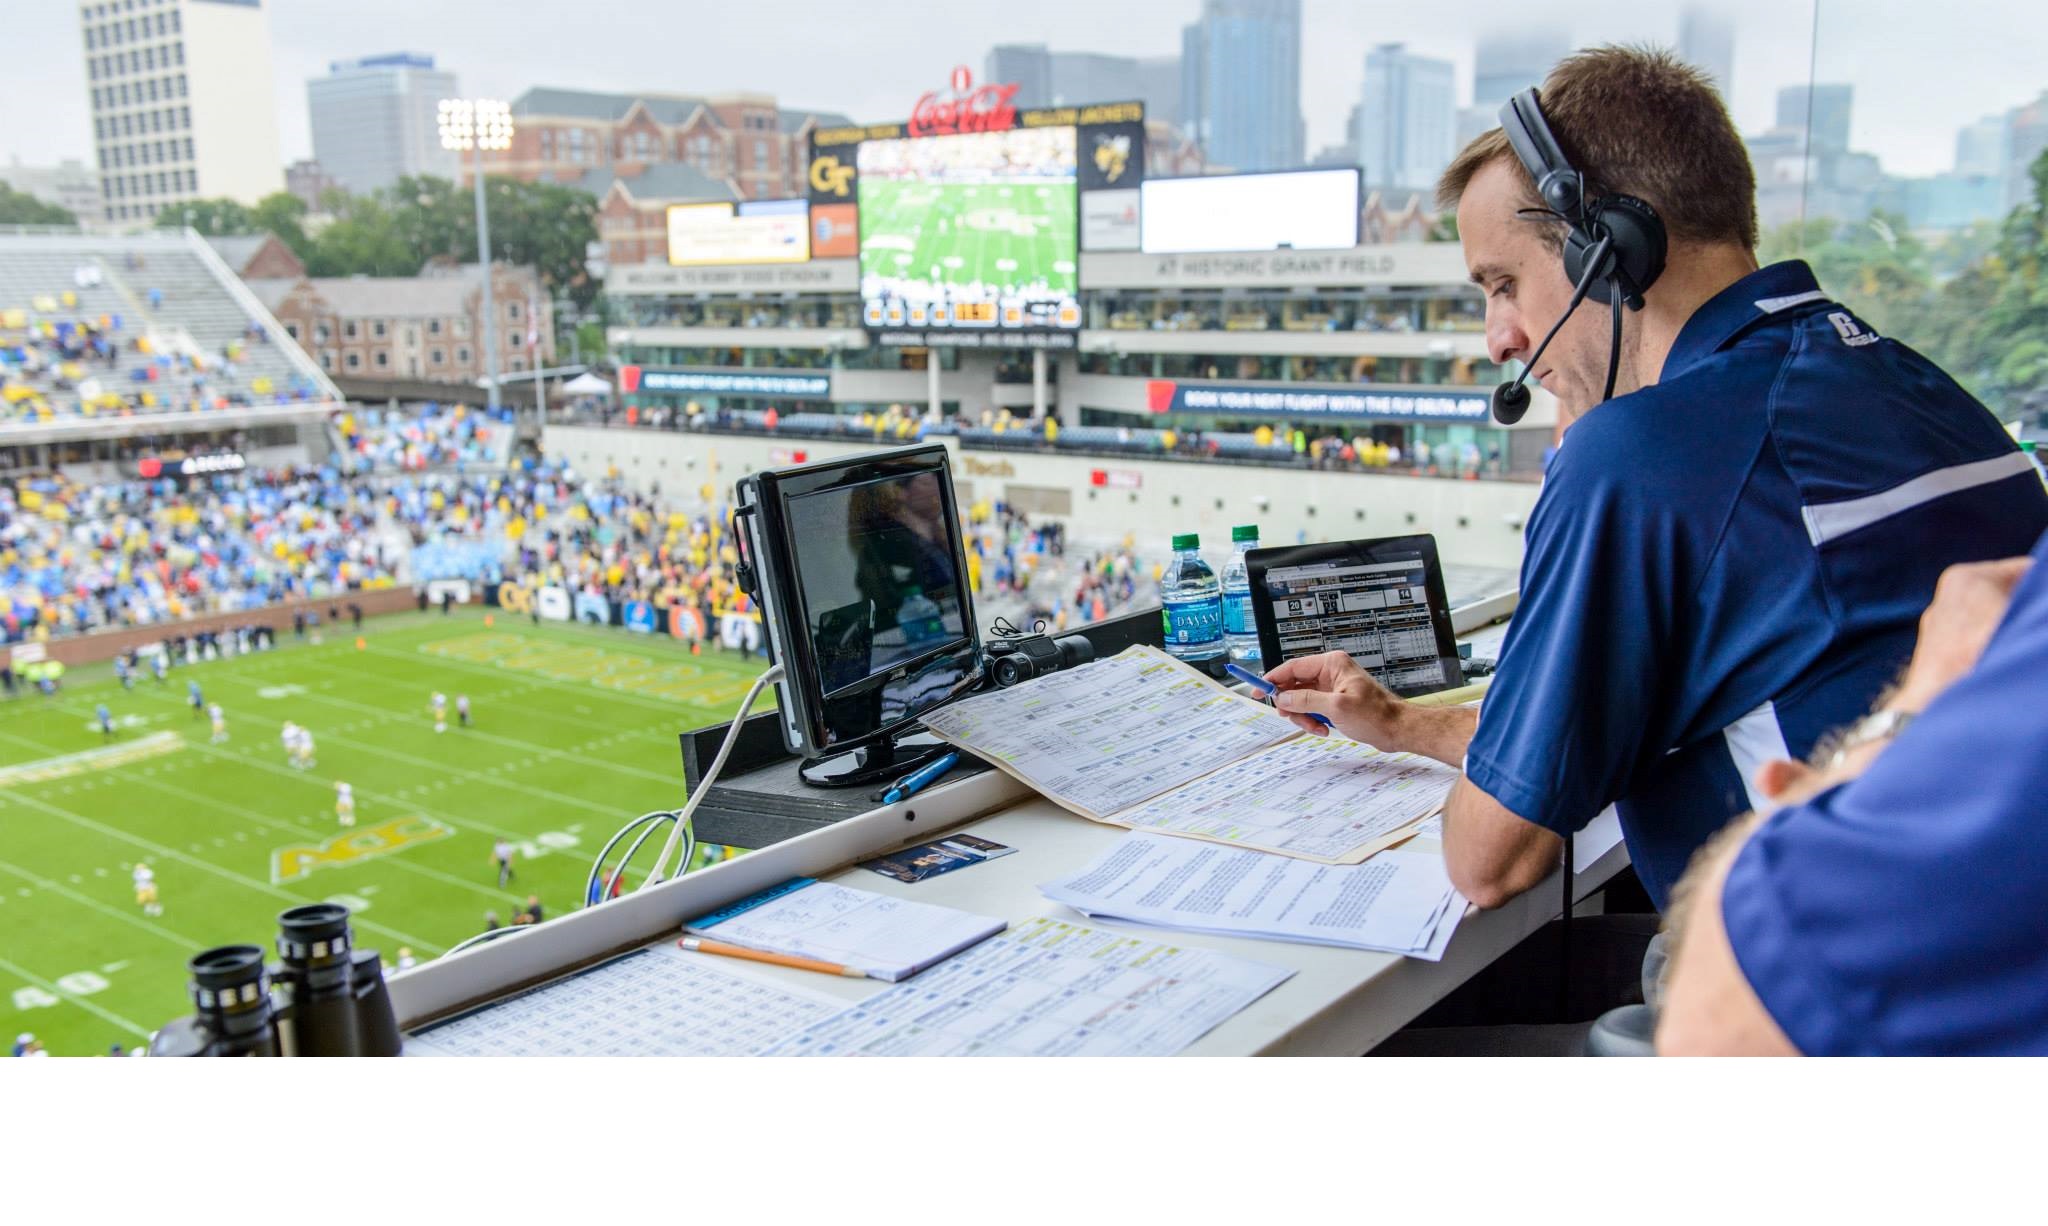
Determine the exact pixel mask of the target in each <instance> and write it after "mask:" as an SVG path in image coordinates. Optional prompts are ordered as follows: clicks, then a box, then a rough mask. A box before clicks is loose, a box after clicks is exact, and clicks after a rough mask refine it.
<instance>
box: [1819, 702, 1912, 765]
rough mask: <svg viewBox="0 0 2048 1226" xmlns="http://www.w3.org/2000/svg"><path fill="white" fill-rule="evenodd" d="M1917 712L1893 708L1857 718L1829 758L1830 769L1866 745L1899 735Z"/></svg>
mask: <svg viewBox="0 0 2048 1226" xmlns="http://www.w3.org/2000/svg"><path fill="white" fill-rule="evenodd" d="M1917 714H1919V712H1917V711H1901V710H1898V709H1896V708H1891V709H1887V710H1883V711H1872V712H1871V713H1870V714H1868V715H1866V716H1864V717H1863V718H1862V719H1859V720H1857V721H1856V722H1855V723H1854V724H1853V725H1851V726H1850V728H1849V731H1848V732H1847V733H1846V734H1845V735H1844V736H1843V737H1842V742H1841V744H1839V745H1837V746H1835V752H1834V754H1833V755H1831V756H1830V757H1829V758H1828V769H1830V770H1833V769H1834V768H1835V767H1838V766H1840V765H1841V764H1842V763H1843V761H1844V760H1846V759H1847V758H1848V756H1849V755H1850V754H1851V753H1853V752H1854V751H1856V750H1858V749H1861V748H1863V747H1864V746H1865V745H1871V744H1875V743H1876V742H1878V741H1889V740H1891V739H1892V738H1894V737H1896V736H1898V735H1899V733H1901V732H1904V731H1905V730H1906V725H1907V724H1910V723H1912V722H1913V717H1914V716H1915V715H1917Z"/></svg>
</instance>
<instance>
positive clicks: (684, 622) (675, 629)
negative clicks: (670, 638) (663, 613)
mask: <svg viewBox="0 0 2048 1226" xmlns="http://www.w3.org/2000/svg"><path fill="white" fill-rule="evenodd" d="M668 632H669V633H670V634H672V635H674V636H675V637H677V638H679V639H687V640H689V641H691V642H696V641H699V640H701V639H704V638H707V637H709V633H710V632H709V631H708V630H706V629H705V626H704V614H703V612H702V611H701V610H699V609H698V608H697V607H696V606H695V605H685V604H676V605H670V606H669V609H668Z"/></svg>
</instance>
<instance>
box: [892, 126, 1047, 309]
mask: <svg viewBox="0 0 2048 1226" xmlns="http://www.w3.org/2000/svg"><path fill="white" fill-rule="evenodd" d="M856 165H857V167H858V168H859V172H860V174H859V178H858V183H859V200H860V285H861V299H862V318H863V321H864V322H865V323H866V324H867V326H868V327H870V328H905V327H915V328H959V329H969V330H972V329H988V330H996V331H1001V330H1006V329H1008V330H1020V331H1021V330H1076V329H1079V328H1080V326H1081V308H1080V301H1079V299H1080V278H1079V270H1078V267H1077V261H1078V259H1079V254H1078V253H1079V237H1080V236H1079V214H1078V210H1077V206H1076V193H1077V190H1078V188H1077V183H1076V178H1077V176H1076V165H1075V130H1074V129H1073V128H1071V127H1047V128H1017V129H1013V130H1010V131H1004V132H976V133H967V134H963V135H958V136H927V137H916V138H907V139H900V140H872V141H864V142H862V143H861V145H860V146H859V149H858V151H857V153H856Z"/></svg>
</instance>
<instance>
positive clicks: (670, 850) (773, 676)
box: [639, 664, 783, 890]
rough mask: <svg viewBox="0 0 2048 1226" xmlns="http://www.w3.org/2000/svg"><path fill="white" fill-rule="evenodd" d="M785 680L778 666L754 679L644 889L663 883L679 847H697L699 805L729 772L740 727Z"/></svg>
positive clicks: (642, 884) (669, 835) (680, 815)
mask: <svg viewBox="0 0 2048 1226" xmlns="http://www.w3.org/2000/svg"><path fill="white" fill-rule="evenodd" d="M782 677H783V672H782V666H781V665H780V664H778V665H776V666H774V667H773V668H770V669H769V670H768V671H767V672H765V673H762V674H761V675H760V676H759V677H756V678H754V684H753V685H752V686H751V687H749V688H748V690H747V696H746V697H745V698H743V699H741V700H740V709H739V713H738V714H736V715H734V716H733V717H732V724H731V725H730V726H729V727H727V728H726V731H725V742H724V743H723V744H721V745H720V746H719V747H718V756H717V757H715V758H713V759H711V769H709V770H707V771H705V772H704V777H703V778H702V779H699V780H698V781H697V790H696V792H695V793H694V794H693V795H692V796H691V797H690V799H689V801H688V802H687V803H685V804H684V805H683V808H682V812H681V813H679V814H677V815H676V824H675V826H674V827H673V828H672V829H670V831H669V832H668V842H666V843H663V844H662V845H661V854H660V855H658V856H656V857H655V858H654V871H653V872H651V873H649V874H648V875H647V880H645V881H643V882H641V883H640V886H639V888H640V889H643V890H644V889H646V888H647V887H648V886H651V885H658V884H660V883H661V881H662V880H663V879H664V877H665V875H666V873H667V871H668V862H669V857H670V856H671V855H673V854H674V853H675V850H676V847H677V846H678V845H679V844H681V843H683V842H684V841H685V840H688V842H689V844H690V846H692V847H695V846H696V843H697V834H696V827H695V826H694V825H693V824H692V822H693V819H694V818H695V816H696V813H697V806H698V805H700V804H702V803H704V798H705V797H706V796H709V795H710V794H711V785H712V784H714V783H716V782H718V774H719V772H720V771H722V770H724V769H725V760H726V759H727V758H728V757H730V756H731V755H732V747H733V742H735V741H737V740H739V736H740V727H741V726H742V725H744V724H745V723H746V722H747V712H749V711H751V710H753V709H754V700H755V699H756V698H759V697H760V696H761V690H762V688H763V687H765V686H769V685H773V684H774V683H776V682H778V681H780V680H782ZM682 863H683V864H688V863H689V861H688V859H687V858H686V859H684V860H683V861H682Z"/></svg>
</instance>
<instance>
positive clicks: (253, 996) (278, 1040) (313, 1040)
mask: <svg viewBox="0 0 2048 1226" xmlns="http://www.w3.org/2000/svg"><path fill="white" fill-rule="evenodd" d="M277 924H278V936H277V952H278V956H279V958H280V959H281V961H280V962H279V963H278V964H277V965H276V966H275V967H270V968H266V967H265V966H264V964H263V951H262V950H261V949H260V948H258V947H257V946H254V945H222V946H220V947H218V948H215V949H209V950H206V951H204V952H202V953H200V954H198V955H197V956H195V957H194V958H193V959H192V961H191V962H189V963H188V964H187V969H189V970H190V971H191V974H192V1003H193V1006H194V1007H195V1009H196V1010H197V1012H195V1013H194V1014H193V1015H192V1016H191V1017H185V1018H179V1019H178V1020H177V1021H175V1022H172V1023H171V1024H170V1025H168V1026H165V1027H164V1028H163V1029H162V1030H160V1031H158V1032H157V1034H156V1036H155V1037H154V1038H152V1039H151V1040H150V1045H149V1054H150V1055H152V1056H395V1055H397V1054H398V1049H399V1046H400V1043H401V1042H402V1040H401V1038H400V1036H399V1033H398V1019H397V1017H396V1015H395V1014H394V1013H393V1011H392V1008H391V994H390V992H389V990H388V989H386V987H385V986H384V965H383V963H382V962H381V961H379V960H378V958H377V953H376V951H375V950H369V949H357V948H355V934H354V932H353V931H352V930H351V929H350V927H349V922H348V908H346V907H342V906H338V905H336V904H334V903H310V904H308V905H306V906H303V907H293V908H292V909H291V910H289V911H286V912H284V913H283V914H282V915H280V916H278V917H277Z"/></svg>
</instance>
